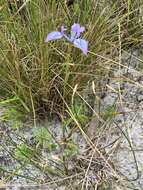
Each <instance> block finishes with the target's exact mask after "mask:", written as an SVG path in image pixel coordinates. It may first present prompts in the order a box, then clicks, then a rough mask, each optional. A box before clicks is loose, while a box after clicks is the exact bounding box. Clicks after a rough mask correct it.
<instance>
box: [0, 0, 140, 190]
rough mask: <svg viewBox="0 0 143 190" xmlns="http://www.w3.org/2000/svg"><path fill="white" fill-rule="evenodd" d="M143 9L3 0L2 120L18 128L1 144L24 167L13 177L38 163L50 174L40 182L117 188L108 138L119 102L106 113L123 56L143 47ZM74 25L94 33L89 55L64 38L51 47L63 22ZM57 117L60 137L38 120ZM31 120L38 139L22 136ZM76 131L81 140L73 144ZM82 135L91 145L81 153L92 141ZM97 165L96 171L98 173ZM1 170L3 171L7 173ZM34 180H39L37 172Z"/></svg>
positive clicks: (86, 1)
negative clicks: (104, 103)
mask: <svg viewBox="0 0 143 190" xmlns="http://www.w3.org/2000/svg"><path fill="white" fill-rule="evenodd" d="M142 7H143V3H142V2H141V1H138V0H134V1H133V0H127V1H123V0H118V1H115V0H111V1H107V0H103V1H100V0H97V1H94V0H82V1H79V0H73V1H68V0H67V1H64V0H59V1H57V0H47V1H46V0H40V1H39V0H27V1H26V0H25V1H18V2H17V1H15V0H13V1H8V0H7V1H5V0H1V2H0V9H1V13H0V39H1V45H0V106H6V107H7V110H6V112H5V114H3V115H2V116H1V118H0V119H1V120H2V121H4V122H7V121H13V127H12V128H11V129H10V130H7V136H6V138H7V144H6V146H5V145H4V144H2V145H1V147H2V149H3V150H4V151H5V152H6V153H8V154H9V155H10V156H11V157H12V159H13V160H16V162H18V164H20V167H19V168H20V169H19V168H18V169H17V168H16V169H15V170H14V172H13V171H12V170H11V171H9V175H10V176H13V175H19V176H22V177H24V176H25V175H23V174H19V173H18V172H17V171H19V170H21V169H23V168H24V169H25V170H28V169H29V165H30V166H31V165H32V167H34V168H36V169H38V171H40V172H42V173H43V174H44V177H43V179H42V180H41V181H40V178H38V179H36V180H35V181H36V182H37V181H38V182H39V183H45V182H47V181H46V180H47V179H48V183H49V184H50V183H51V184H52V183H53V184H54V183H55V181H57V183H60V182H61V183H63V184H64V181H66V182H67V181H68V182H67V183H68V184H67V189H68V188H70V189H74V188H76V189H86V185H87V184H86V183H88V182H89V183H91V184H90V185H91V187H93V188H94V189H97V188H99V189H110V188H111V186H112V183H111V184H110V180H109V181H108V178H107V176H108V174H109V170H110V171H111V173H112V174H111V175H110V176H114V177H115V180H116V179H118V177H119V176H118V175H117V172H116V170H115V168H114V166H113V165H112V162H111V160H110V155H108V154H107V153H106V152H105V151H104V148H103V146H102V145H101V144H100V140H102V138H104V137H105V136H106V134H107V133H108V130H109V132H111V131H110V129H109V128H110V127H109V126H108V124H109V123H110V121H111V120H112V117H114V116H115V115H118V114H122V113H121V112H118V110H117V109H116V107H117V105H116V102H114V103H113V105H110V106H109V107H106V109H105V110H104V111H103V112H102V110H100V103H102V100H101V99H102V98H103V97H104V93H105V92H106V88H107V84H108V82H109V81H110V80H112V79H113V72H115V70H116V71H120V69H121V68H122V67H124V65H122V53H124V52H127V51H128V50H129V49H130V50H133V49H136V48H137V47H140V46H141V45H142V32H143V30H142V29H143V28H142V26H143V19H142V11H143V10H142ZM74 23H80V24H81V25H82V26H85V28H86V31H85V33H84V36H83V37H84V39H86V40H87V41H88V42H89V51H88V54H87V56H85V55H83V54H82V53H81V51H80V50H79V49H77V48H75V47H74V46H73V45H72V44H70V43H68V42H66V41H64V40H59V41H56V42H54V41H53V42H49V43H48V44H45V38H46V35H47V33H49V32H51V31H59V29H60V27H61V25H62V24H64V25H65V26H66V27H67V30H68V32H70V28H71V26H72V25H73V24H74ZM120 77H121V76H119V80H121V78H120ZM126 80H127V79H126ZM120 82H122V81H120ZM108 87H109V88H110V90H111V91H114V92H116V93H117V94H118V93H119V94H118V95H117V96H120V97H121V91H120V89H119V92H117V91H116V89H113V88H112V87H110V86H108ZM117 99H119V98H118V97H117ZM95 104H97V106H98V111H97V112H96V110H94V107H95ZM95 109H96V108H95ZM49 113H52V114H53V113H56V114H57V115H58V116H59V117H60V119H61V123H62V124H61V125H62V127H61V129H60V131H59V133H61V136H60V137H61V138H60V139H58V138H57V136H58V135H57V136H56V135H55V134H57V133H56V132H55V131H57V130H59V128H58V127H57V128H56V124H54V127H55V128H56V130H55V131H54V132H55V133H54V134H51V131H50V129H49V128H50V127H49V126H48V124H47V125H46V126H42V127H39V126H38V124H37V122H36V119H37V118H43V117H44V118H46V117H47V115H49ZM23 115H24V116H26V115H30V116H32V117H33V119H34V128H33V125H32V129H31V128H29V129H28V134H29V133H30V135H31V138H30V139H29V136H28V137H27V136H26V135H25V133H24V132H26V130H27V129H26V130H25V131H24V132H23V131H22V134H21V130H23V128H24V127H21V125H23V124H22V123H21V122H20V121H21V120H22V118H23ZM92 116H94V117H92ZM93 118H95V119H97V120H96V121H97V123H96V122H95V123H96V126H97V125H99V126H100V127H99V128H98V129H97V130H96V135H95V136H94V138H92V135H93V134H92V135H91V136H90V135H89V134H88V135H87V134H86V133H88V129H87V128H88V127H89V123H88V122H89V120H90V119H93ZM103 121H104V122H103ZM106 124H107V126H106ZM37 126H38V127H37ZM5 128H6V126H4V130H5ZM89 129H91V128H89ZM75 131H76V132H77V133H76V135H77V136H78V135H79V138H80V140H81V142H80V143H79V140H77V142H75V141H74V140H73V139H74V138H73V136H74V135H75V134H74V132H75ZM11 135H12V136H11ZM13 137H14V138H13ZM82 138H83V139H84V140H85V141H86V143H85V144H86V148H85V149H84V151H83V150H82V151H83V152H82V153H81V150H80V149H82V148H81V147H80V146H78V145H81V144H82V142H85V141H84V140H83V139H82ZM15 139H16V140H15ZM82 140H83V141H82ZM31 141H32V142H31ZM94 141H97V144H96V143H95V144H94ZM117 141H118V139H117ZM115 142H116V141H115ZM78 143H79V144H78ZM83 144H84V143H83ZM113 144H114V143H113ZM9 146H10V149H9V148H8V147H9ZM115 146H116V144H115ZM111 152H112V151H111ZM52 154H53V155H52ZM111 154H112V153H111ZM47 155H48V156H47ZM46 156H47V157H48V158H47V157H46ZM71 160H74V162H75V163H74V166H73V165H72V164H71ZM90 168H95V170H94V173H93V174H91V173H92V172H93V170H90ZM0 169H1V171H2V174H3V173H6V172H7V170H5V169H3V168H0ZM90 174H91V175H90ZM53 176H54V181H52V182H51V181H50V180H53V179H52V177H53ZM69 176H70V177H69ZM88 176H89V178H88ZM95 176H96V179H95V178H94V177H95ZM26 177H27V176H26ZM90 177H91V178H90ZM27 178H29V179H30V180H31V177H30V174H29V176H28V177H27ZM59 179H60V180H61V181H60V180H59ZM74 179H76V180H75V181H76V182H75V181H74ZM58 180H59V181H58ZM7 181H8V180H7ZM32 181H34V177H33V178H32ZM77 182H78V183H77ZM111 182H112V179H111ZM113 186H114V185H113Z"/></svg>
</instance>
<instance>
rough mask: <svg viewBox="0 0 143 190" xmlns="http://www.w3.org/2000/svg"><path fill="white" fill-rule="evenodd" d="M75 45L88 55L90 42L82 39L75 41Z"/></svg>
mask: <svg viewBox="0 0 143 190" xmlns="http://www.w3.org/2000/svg"><path fill="white" fill-rule="evenodd" d="M73 44H74V45H75V47H77V48H79V49H81V51H82V52H83V53H84V54H85V55H87V52H88V41H86V40H83V39H81V38H78V39H75V40H74V42H73Z"/></svg>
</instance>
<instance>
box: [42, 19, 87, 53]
mask: <svg viewBox="0 0 143 190" xmlns="http://www.w3.org/2000/svg"><path fill="white" fill-rule="evenodd" d="M65 30H66V29H65V28H64V26H61V31H60V32H58V31H54V32H50V33H49V34H48V35H47V37H46V40H45V42H49V41H52V40H58V39H61V38H63V37H64V38H65V39H66V40H68V41H69V42H71V43H73V44H74V46H75V47H77V48H79V49H81V51H82V52H83V53H84V54H85V55H87V52H88V41H86V40H84V39H81V38H80V34H81V33H82V32H84V31H85V28H84V27H83V26H80V24H76V23H74V24H73V25H72V27H71V35H70V36H67V35H66V34H65V33H64V32H65Z"/></svg>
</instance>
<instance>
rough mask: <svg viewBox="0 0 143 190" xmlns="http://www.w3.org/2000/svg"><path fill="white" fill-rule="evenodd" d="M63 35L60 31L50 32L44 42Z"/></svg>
mask: <svg viewBox="0 0 143 190" xmlns="http://www.w3.org/2000/svg"><path fill="white" fill-rule="evenodd" d="M62 37H63V34H62V33H61V32H50V33H49V34H48V35H47V37H46V40H45V42H49V41H51V40H58V39H61V38H62Z"/></svg>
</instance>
